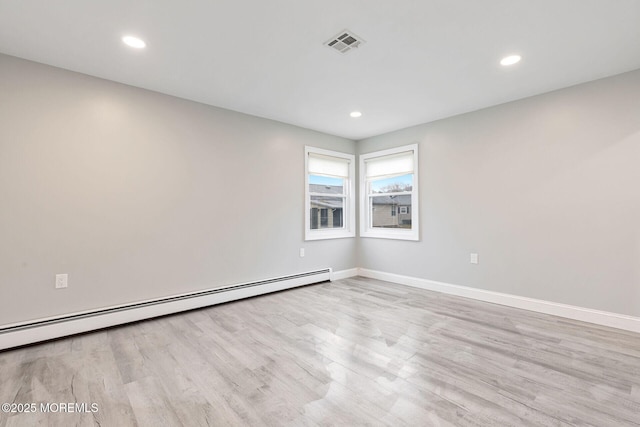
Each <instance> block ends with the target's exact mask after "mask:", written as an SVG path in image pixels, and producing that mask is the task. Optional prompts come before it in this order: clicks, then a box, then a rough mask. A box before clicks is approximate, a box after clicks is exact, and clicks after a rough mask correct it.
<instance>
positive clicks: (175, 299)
mask: <svg viewBox="0 0 640 427" xmlns="http://www.w3.org/2000/svg"><path fill="white" fill-rule="evenodd" d="M330 279H331V269H329V268H327V269H323V270H317V271H312V272H306V273H299V274H293V275H291V276H283V277H279V278H272V279H265V280H260V281H256V282H248V283H241V284H236V285H231V286H225V287H221V288H213V289H209V290H204V291H198V292H191V293H186V294H179V295H173V296H171V297H166V298H158V299H153V300H146V301H139V302H136V303H133V304H122V305H118V306H112V307H105V308H102V309H100V310H89V311H83V312H77V313H72V314H68V315H64V316H56V317H49V318H43V319H37V320H33V321H28V322H20V323H14V324H10V325H2V326H0V350H4V349H8V348H12V347H18V346H22V345H26V344H33V343H36V342H40V341H46V340H50V339H54V338H60V337H64V336H68V335H74V334H79V333H82V332H88V331H93V330H97V329H103V328H108V327H111V326H116V325H121V324H124V323H130V322H136V321H138V320H144V319H149V318H152V317H158V316H164V315H167V314H173V313H179V312H181V311H186V310H193V309H195V308H201V307H207V306H211V305H216V304H222V303H225V302H230V301H235V300H239V299H243V298H249V297H254V296H258V295H263V294H267V293H271V292H277V291H282V290H285V289H291V288H295V287H298V286H304V285H310V284H312V283H318V282H324V281H327V280H330Z"/></svg>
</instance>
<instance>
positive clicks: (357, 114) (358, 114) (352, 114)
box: [349, 111, 362, 118]
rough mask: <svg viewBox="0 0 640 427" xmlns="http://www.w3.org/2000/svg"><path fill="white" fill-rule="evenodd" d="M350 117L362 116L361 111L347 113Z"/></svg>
mask: <svg viewBox="0 0 640 427" xmlns="http://www.w3.org/2000/svg"><path fill="white" fill-rule="evenodd" d="M349 115H350V116H351V117H353V118H357V117H360V116H362V113H361V112H360V111H352V112H351V114H349Z"/></svg>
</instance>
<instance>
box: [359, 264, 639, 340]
mask: <svg viewBox="0 0 640 427" xmlns="http://www.w3.org/2000/svg"><path fill="white" fill-rule="evenodd" d="M358 274H359V275H360V276H363V277H369V278H372V279H378V280H384V281H387V282H393V283H398V284H400V285H406V286H412V287H414V288H420V289H426V290H429V291H436V292H442V293H444V294H449V295H456V296H460V297H465V298H471V299H475V300H479V301H485V302H491V303H494V304H500V305H506V306H509V307H515V308H521V309H524V310H530V311H535V312H538V313H544V314H551V315H554V316H560V317H565V318H567V319H573V320H580V321H583V322H588V323H594V324H596V325H602V326H609V327H612V328H617V329H624V330H626V331H631V332H637V333H640V318H638V317H633V316H627V315H624V314H617V313H611V312H607V311H600V310H593V309H590V308H584V307H577V306H574V305H568V304H561V303H556V302H551V301H545V300H539V299H534V298H527V297H520V296H517V295H511V294H503V293H500V292H493V291H487V290H484V289H477V288H470V287H467V286H460V285H452V284H450V283H443V282H436V281H434V280H427V279H421V278H418V277H410V276H403V275H400V274H394V273H385V272H382V271H376V270H369V269H366V268H359V269H358Z"/></svg>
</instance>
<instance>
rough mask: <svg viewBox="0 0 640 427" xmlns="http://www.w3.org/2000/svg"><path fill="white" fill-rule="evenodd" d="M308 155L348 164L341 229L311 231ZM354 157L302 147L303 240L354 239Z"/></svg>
mask: <svg viewBox="0 0 640 427" xmlns="http://www.w3.org/2000/svg"><path fill="white" fill-rule="evenodd" d="M309 153H314V154H320V155H323V156H331V157H337V158H339V159H344V160H347V162H348V163H349V168H348V169H349V176H348V177H347V178H346V179H345V185H344V190H345V194H344V199H345V200H344V208H343V209H344V213H343V215H344V218H343V226H342V228H318V229H311V196H312V194H311V193H310V192H309ZM355 163H356V156H355V155H353V154H348V153H341V152H338V151H332V150H324V149H321V148H315V147H309V146H306V147H304V200H305V206H304V208H305V209H304V224H305V229H304V240H323V239H341V238H346V237H355V235H356V200H355V194H356V185H355V176H356V172H355Z"/></svg>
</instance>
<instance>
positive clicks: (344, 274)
mask: <svg viewBox="0 0 640 427" xmlns="http://www.w3.org/2000/svg"><path fill="white" fill-rule="evenodd" d="M357 275H358V269H357V268H350V269H348V270H340V271H332V272H331V281H332V282H333V281H334V280H341V279H348V278H350V277H356V276H357Z"/></svg>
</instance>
